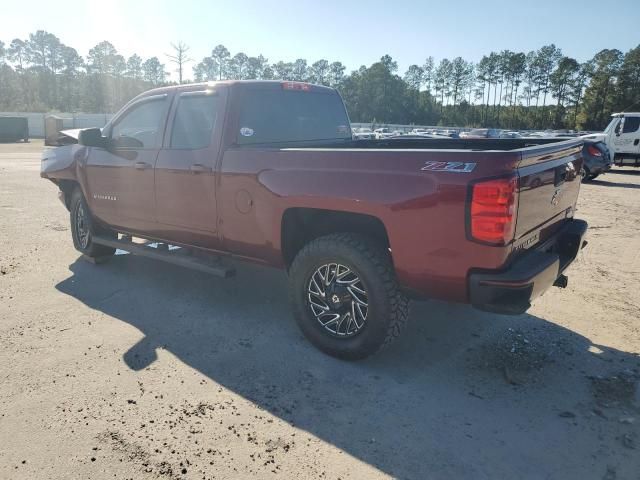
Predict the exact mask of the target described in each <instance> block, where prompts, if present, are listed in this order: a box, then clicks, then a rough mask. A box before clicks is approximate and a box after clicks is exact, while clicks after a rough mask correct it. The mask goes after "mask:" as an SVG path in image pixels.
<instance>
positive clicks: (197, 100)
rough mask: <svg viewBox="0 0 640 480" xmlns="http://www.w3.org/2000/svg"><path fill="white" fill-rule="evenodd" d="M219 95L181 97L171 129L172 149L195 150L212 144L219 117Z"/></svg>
mask: <svg viewBox="0 0 640 480" xmlns="http://www.w3.org/2000/svg"><path fill="white" fill-rule="evenodd" d="M218 105H219V97H218V96H217V95H211V94H209V95H207V94H200V93H198V94H195V95H193V94H192V95H189V94H187V95H181V96H180V100H179V101H178V108H177V110H176V116H175V118H174V120H173V128H172V129H171V144H170V146H171V148H184V149H191V150H195V149H198V148H205V147H208V146H209V143H210V142H211V132H213V128H214V127H215V124H216V118H217V116H218Z"/></svg>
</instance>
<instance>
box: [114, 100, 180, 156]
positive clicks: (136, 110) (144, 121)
mask: <svg viewBox="0 0 640 480" xmlns="http://www.w3.org/2000/svg"><path fill="white" fill-rule="evenodd" d="M166 105H167V99H166V98H159V99H157V100H147V101H143V102H142V103H140V104H139V105H137V106H134V107H133V109H131V110H129V111H128V112H127V113H125V115H124V116H123V117H122V118H120V119H119V120H118V122H117V123H116V124H115V125H114V126H113V128H112V129H111V138H112V140H113V142H114V143H115V146H116V147H121V148H154V147H155V146H156V145H158V142H159V140H160V138H159V137H160V132H161V128H162V123H163V120H164V117H165V112H166Z"/></svg>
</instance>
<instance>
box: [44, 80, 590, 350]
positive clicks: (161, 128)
mask: <svg viewBox="0 0 640 480" xmlns="http://www.w3.org/2000/svg"><path fill="white" fill-rule="evenodd" d="M68 135H69V136H70V137H72V138H74V139H75V140H72V141H71V142H68V143H70V144H68V145H64V146H61V147H58V148H54V149H49V150H46V151H45V153H44V154H43V159H42V166H41V176H42V177H44V178H46V179H49V180H50V181H52V182H53V183H55V184H56V185H57V186H58V187H59V196H60V199H61V200H62V202H63V203H64V205H65V206H66V208H67V209H68V210H69V212H70V221H71V232H72V237H73V244H74V246H75V248H76V249H77V250H79V251H80V252H81V253H82V254H83V255H84V256H85V257H87V258H88V259H94V260H104V259H105V258H107V257H109V256H111V255H113V254H114V252H115V250H116V249H121V250H125V251H129V252H130V253H133V254H142V255H147V256H149V257H153V258H157V259H159V260H166V261H170V262H173V263H176V264H179V265H183V266H189V267H193V268H198V269H200V270H203V271H207V272H209V273H214V274H218V275H221V276H223V277H226V276H229V275H231V274H233V269H232V268H231V267H228V266H227V267H225V266H224V265H225V264H229V262H228V261H224V257H225V256H229V257H234V258H236V259H244V260H248V261H251V262H257V263H260V264H264V265H268V266H272V267H277V268H282V269H285V270H286V271H287V273H288V276H289V288H290V298H291V303H292V309H293V313H294V316H295V319H296V321H297V323H298V325H299V326H300V328H301V330H302V332H303V333H304V334H305V336H306V337H307V338H308V339H309V340H310V341H311V342H312V343H313V344H314V345H315V346H317V347H318V348H320V349H321V350H323V351H324V352H326V353H328V354H331V355H334V356H337V357H339V358H343V359H359V358H363V357H366V356H368V355H370V354H372V353H375V352H377V351H378V350H380V349H381V348H383V347H385V346H386V345H388V344H389V343H390V342H391V341H392V340H393V339H394V338H395V337H397V336H398V334H399V332H400V330H401V329H402V327H403V326H404V324H405V323H406V321H407V318H408V308H409V299H422V298H435V299H440V300H445V301H452V302H462V303H468V304H471V305H473V306H475V307H477V308H480V309H483V310H488V311H492V312H496V313H502V314H519V313H522V312H525V311H526V310H527V309H528V308H529V307H530V305H531V302H532V300H533V299H535V298H536V297H537V296H539V295H541V294H542V293H543V292H544V291H545V290H546V289H547V288H549V287H551V286H552V285H556V286H560V287H563V286H565V285H566V282H567V277H566V276H565V275H564V273H563V272H564V271H565V269H566V268H567V267H568V266H569V264H570V263H571V262H572V261H573V260H574V259H575V258H576V256H577V254H578V252H579V250H580V249H581V248H582V247H583V246H584V245H585V244H586V242H585V241H584V236H585V233H586V229H587V224H586V223H585V222H584V221H582V220H577V219H575V218H574V214H575V209H576V201H577V199H578V192H579V189H580V178H581V170H582V167H583V160H582V153H581V151H582V140H580V139H570V140H566V139H493V138H482V139H450V138H416V137H411V138H406V139H403V138H402V137H396V138H390V139H367V140H354V139H353V137H352V133H351V127H350V123H349V117H348V115H347V111H346V109H345V106H344V103H343V101H342V99H341V97H340V95H339V94H338V92H337V91H336V90H334V89H331V88H327V87H322V86H317V85H310V84H306V83H296V82H280V81H223V82H215V83H206V84H190V85H180V86H171V87H166V88H160V89H155V90H151V91H149V92H146V93H143V94H141V95H139V96H138V97H136V98H135V99H133V100H132V101H131V102H129V103H128V104H127V105H126V106H124V107H123V108H122V109H121V110H120V112H118V113H117V114H116V115H115V116H114V117H113V118H112V119H111V120H110V121H109V123H108V124H107V125H106V126H105V127H104V128H103V129H85V130H80V131H77V132H69V133H68ZM221 259H222V260H221Z"/></svg>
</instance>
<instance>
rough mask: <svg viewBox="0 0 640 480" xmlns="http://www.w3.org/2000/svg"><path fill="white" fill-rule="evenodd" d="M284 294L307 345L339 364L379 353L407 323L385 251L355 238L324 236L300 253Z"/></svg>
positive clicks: (406, 306) (406, 305) (402, 299)
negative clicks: (307, 342) (313, 346)
mask: <svg viewBox="0 0 640 480" xmlns="http://www.w3.org/2000/svg"><path fill="white" fill-rule="evenodd" d="M323 272H324V273H323ZM322 280H326V281H325V282H324V283H323V282H322ZM327 282H329V283H327ZM289 291H290V297H291V303H292V305H293V312H294V316H295V319H296V322H297V323H298V326H299V327H300V329H301V330H302V332H303V333H304V335H305V336H306V337H307V339H308V340H309V341H310V342H311V343H312V344H313V345H315V346H316V347H317V348H319V349H320V350H322V351H323V352H325V353H327V354H329V355H331V356H334V357H337V358H341V359H344V360H359V359H362V358H365V357H368V356H370V355H372V354H374V353H377V352H378V351H380V350H382V349H384V348H385V347H387V346H388V345H390V344H391V342H392V341H393V340H395V338H397V337H398V336H399V335H400V332H401V330H402V329H403V327H404V326H405V325H406V323H407V319H408V318H409V301H408V300H407V298H406V296H405V295H404V294H403V293H402V292H401V291H400V289H399V286H398V282H397V280H396V276H395V270H394V268H393V264H392V262H391V256H390V255H389V251H388V250H387V249H386V248H384V247H382V246H380V245H378V244H376V243H375V242H373V241H371V240H370V239H369V238H367V237H365V236H362V235H358V234H353V233H337V234H332V235H327V236H324V237H320V238H317V239H316V240H313V241H312V242H310V243H308V244H307V245H306V246H305V247H303V248H302V250H301V251H300V252H299V253H298V254H297V255H296V257H295V259H294V261H293V263H292V265H291V268H290V270H289Z"/></svg>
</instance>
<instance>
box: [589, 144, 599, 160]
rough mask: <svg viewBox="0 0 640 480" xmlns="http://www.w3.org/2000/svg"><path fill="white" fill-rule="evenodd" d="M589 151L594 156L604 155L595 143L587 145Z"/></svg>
mask: <svg viewBox="0 0 640 480" xmlns="http://www.w3.org/2000/svg"><path fill="white" fill-rule="evenodd" d="M587 152H589V155H591V156H594V157H601V156H602V152H601V151H600V150H599V149H598V148H597V147H596V146H595V145H589V146H588V147H587Z"/></svg>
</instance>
